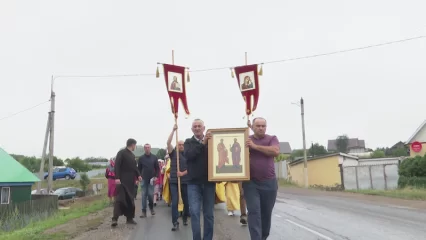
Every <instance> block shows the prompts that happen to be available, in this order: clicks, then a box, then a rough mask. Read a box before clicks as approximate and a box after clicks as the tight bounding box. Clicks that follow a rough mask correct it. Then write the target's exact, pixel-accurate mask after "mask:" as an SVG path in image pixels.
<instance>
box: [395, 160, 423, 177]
mask: <svg viewBox="0 0 426 240" xmlns="http://www.w3.org/2000/svg"><path fill="white" fill-rule="evenodd" d="M399 175H400V176H404V177H426V155H425V156H423V157H421V156H416V157H414V158H407V159H405V160H404V161H402V162H401V165H400V166H399Z"/></svg>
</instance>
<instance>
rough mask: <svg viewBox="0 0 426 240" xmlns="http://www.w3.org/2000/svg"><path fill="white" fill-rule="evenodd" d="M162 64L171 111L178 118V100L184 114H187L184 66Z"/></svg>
mask: <svg viewBox="0 0 426 240" xmlns="http://www.w3.org/2000/svg"><path fill="white" fill-rule="evenodd" d="M162 65H163V68H164V79H165V81H166V87H167V92H168V93H169V98H170V104H171V107H172V113H173V114H174V115H175V118H178V113H179V100H180V101H181V102H182V106H183V109H184V110H185V113H186V115H189V114H190V113H189V108H188V102H187V100H186V81H185V71H186V68H185V67H181V66H176V65H169V64H164V63H163V64H162ZM188 80H189V79H188Z"/></svg>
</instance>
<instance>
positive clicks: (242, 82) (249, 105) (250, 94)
mask: <svg viewBox="0 0 426 240" xmlns="http://www.w3.org/2000/svg"><path fill="white" fill-rule="evenodd" d="M261 71H262V70H260V72H259V73H258V71H257V64H253V65H244V66H239V67H235V68H234V72H235V75H236V76H237V82H238V87H239V88H240V91H241V94H242V95H243V99H244V101H245V102H246V115H247V116H249V115H250V114H252V113H253V112H254V111H255V110H256V108H257V103H258V100H259V75H261Z"/></svg>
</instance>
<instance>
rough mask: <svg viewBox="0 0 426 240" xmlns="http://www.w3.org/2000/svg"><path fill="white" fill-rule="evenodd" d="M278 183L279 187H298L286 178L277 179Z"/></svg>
mask: <svg viewBox="0 0 426 240" xmlns="http://www.w3.org/2000/svg"><path fill="white" fill-rule="evenodd" d="M278 185H279V186H280V187H299V186H298V185H297V184H295V183H293V182H291V181H289V180H287V179H278Z"/></svg>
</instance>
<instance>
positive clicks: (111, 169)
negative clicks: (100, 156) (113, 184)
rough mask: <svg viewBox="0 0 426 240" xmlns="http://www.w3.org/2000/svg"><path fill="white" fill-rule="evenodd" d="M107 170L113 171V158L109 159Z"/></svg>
mask: <svg viewBox="0 0 426 240" xmlns="http://www.w3.org/2000/svg"><path fill="white" fill-rule="evenodd" d="M108 169H109V171H110V172H114V171H115V158H111V159H110V160H109V166H108Z"/></svg>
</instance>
